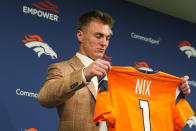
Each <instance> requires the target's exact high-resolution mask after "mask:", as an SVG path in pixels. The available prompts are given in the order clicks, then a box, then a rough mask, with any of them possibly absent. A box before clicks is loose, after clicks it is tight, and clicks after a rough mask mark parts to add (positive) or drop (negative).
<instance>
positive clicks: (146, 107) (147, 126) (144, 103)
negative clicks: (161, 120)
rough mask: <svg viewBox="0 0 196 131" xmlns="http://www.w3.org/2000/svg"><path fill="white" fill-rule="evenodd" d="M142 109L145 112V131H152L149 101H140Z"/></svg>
mask: <svg viewBox="0 0 196 131" xmlns="http://www.w3.org/2000/svg"><path fill="white" fill-rule="evenodd" d="M139 103H140V109H142V112H143V124H144V131H151V127H150V110H149V104H148V101H147V100H139Z"/></svg>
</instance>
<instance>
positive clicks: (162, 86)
mask: <svg viewBox="0 0 196 131" xmlns="http://www.w3.org/2000/svg"><path fill="white" fill-rule="evenodd" d="M107 77H108V88H105V89H104V90H103V89H101V88H100V89H99V93H98V95H97V100H96V106H95V114H94V122H95V123H97V122H99V121H108V123H109V131H179V130H181V129H182V128H183V127H184V126H185V124H186V120H187V119H188V118H189V117H191V116H193V115H194V112H193V111H192V109H191V107H190V105H189V104H188V102H187V101H186V100H185V99H181V100H180V101H179V102H178V104H175V95H176V88H177V86H178V85H179V84H180V83H181V80H182V79H181V78H178V77H175V76H173V75H170V74H166V73H164V72H157V73H154V74H148V73H142V72H140V71H138V70H137V69H135V68H132V67H112V70H111V72H110V73H108V74H107Z"/></svg>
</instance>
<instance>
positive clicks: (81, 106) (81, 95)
mask: <svg viewBox="0 0 196 131" xmlns="http://www.w3.org/2000/svg"><path fill="white" fill-rule="evenodd" d="M82 68H84V65H83V64H82V62H81V61H80V59H79V58H77V56H74V57H73V58H72V59H70V60H68V61H63V62H60V63H56V64H52V65H51V66H49V68H48V72H47V77H46V81H45V83H44V85H43V87H42V88H41V90H40V92H39V94H38V100H39V102H40V104H41V105H42V106H44V107H47V108H52V107H57V110H58V115H59V118H60V123H59V128H58V131H98V129H99V126H96V125H95V124H94V123H93V115H94V107H95V100H96V92H95V88H94V85H93V83H92V82H90V83H89V84H88V85H85V84H84V83H83V80H82Z"/></svg>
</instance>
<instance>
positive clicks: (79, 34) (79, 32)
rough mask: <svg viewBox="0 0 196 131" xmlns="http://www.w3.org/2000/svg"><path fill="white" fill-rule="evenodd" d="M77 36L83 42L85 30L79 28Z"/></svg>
mask: <svg viewBox="0 0 196 131" xmlns="http://www.w3.org/2000/svg"><path fill="white" fill-rule="evenodd" d="M77 38H78V41H79V42H82V39H83V32H82V31H81V30H77Z"/></svg>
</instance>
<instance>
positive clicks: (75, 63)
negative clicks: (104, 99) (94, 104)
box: [69, 56, 97, 99]
mask: <svg viewBox="0 0 196 131" xmlns="http://www.w3.org/2000/svg"><path fill="white" fill-rule="evenodd" d="M69 63H70V65H71V66H72V67H73V68H74V70H80V69H82V68H84V64H83V63H82V62H81V61H80V59H79V58H78V57H77V56H74V57H73V58H72V59H70V60H69ZM87 88H88V89H89V91H90V92H91V94H92V95H93V97H94V99H96V97H97V93H96V91H95V87H94V84H93V82H92V81H91V82H90V83H89V84H88V85H87Z"/></svg>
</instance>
